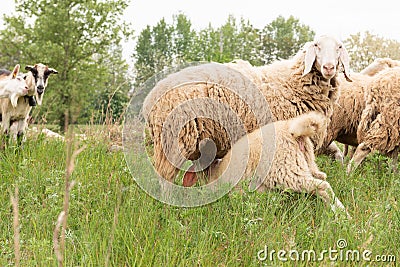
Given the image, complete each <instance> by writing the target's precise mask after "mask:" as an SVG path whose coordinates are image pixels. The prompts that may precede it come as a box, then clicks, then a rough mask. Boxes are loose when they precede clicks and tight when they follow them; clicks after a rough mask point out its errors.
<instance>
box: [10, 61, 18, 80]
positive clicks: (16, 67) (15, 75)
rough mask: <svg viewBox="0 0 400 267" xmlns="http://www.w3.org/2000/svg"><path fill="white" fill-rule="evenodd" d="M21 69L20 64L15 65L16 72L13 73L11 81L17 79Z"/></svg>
mask: <svg viewBox="0 0 400 267" xmlns="http://www.w3.org/2000/svg"><path fill="white" fill-rule="evenodd" d="M19 69H20V66H19V64H17V65H15V67H14V70H13V71H12V77H11V79H15V77H17V75H18V73H19Z"/></svg>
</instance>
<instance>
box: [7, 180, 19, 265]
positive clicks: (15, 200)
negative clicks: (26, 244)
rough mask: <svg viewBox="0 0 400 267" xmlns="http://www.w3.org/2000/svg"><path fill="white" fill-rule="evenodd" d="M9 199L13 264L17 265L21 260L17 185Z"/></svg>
mask: <svg viewBox="0 0 400 267" xmlns="http://www.w3.org/2000/svg"><path fill="white" fill-rule="evenodd" d="M10 200H11V204H12V207H13V217H14V221H13V228H14V255H15V266H16V267H18V266H19V263H20V260H21V249H20V243H19V241H20V238H19V219H18V218H19V211H18V187H15V194H14V196H13V195H12V194H11V193H10Z"/></svg>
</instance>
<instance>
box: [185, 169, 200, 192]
mask: <svg viewBox="0 0 400 267" xmlns="http://www.w3.org/2000/svg"><path fill="white" fill-rule="evenodd" d="M197 180H198V178H197V175H196V172H194V165H192V166H190V168H189V169H188V170H187V171H186V173H185V175H184V176H183V183H182V184H183V186H184V187H191V186H193V185H194V184H195V183H196V182H197Z"/></svg>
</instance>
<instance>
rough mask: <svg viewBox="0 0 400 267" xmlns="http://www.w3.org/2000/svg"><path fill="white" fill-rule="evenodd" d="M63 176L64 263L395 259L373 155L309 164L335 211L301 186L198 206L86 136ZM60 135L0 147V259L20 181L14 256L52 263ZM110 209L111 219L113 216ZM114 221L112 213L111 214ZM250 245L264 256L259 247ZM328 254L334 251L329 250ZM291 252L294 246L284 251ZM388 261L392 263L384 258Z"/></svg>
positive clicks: (7, 262) (389, 177)
mask: <svg viewBox="0 0 400 267" xmlns="http://www.w3.org/2000/svg"><path fill="white" fill-rule="evenodd" d="M87 143H88V147H87V148H86V149H85V150H84V151H83V152H82V153H81V154H80V155H79V156H78V158H77V160H76V167H75V171H74V173H73V175H72V177H71V179H73V180H75V181H76V185H75V186H74V188H73V189H72V191H71V198H70V209H69V216H68V228H67V232H66V251H65V260H64V265H65V266H104V265H105V264H106V261H107V258H108V263H109V266H276V265H283V266H294V265H296V266H321V265H323V266H326V265H331V264H332V263H333V264H334V265H335V266H348V265H350V266H360V265H361V266H367V265H371V266H375V265H377V266H380V265H381V264H378V263H370V262H366V261H362V260H361V261H360V262H356V261H340V260H336V261H330V259H329V257H328V256H327V255H326V256H325V258H324V260H323V261H322V262H320V261H309V262H308V261H297V262H294V261H290V260H289V261H287V262H283V261H280V260H278V258H277V254H276V253H275V256H274V261H272V262H271V261H270V260H269V259H267V260H264V261H261V260H259V259H258V258H257V254H258V253H259V252H260V250H263V249H264V248H265V247H266V246H267V249H268V252H271V250H276V251H278V250H285V251H288V252H289V251H290V250H296V251H298V252H299V253H300V254H301V252H302V251H304V250H311V249H312V250H314V251H315V252H316V253H317V256H318V253H320V252H322V251H323V250H328V249H329V248H331V249H337V248H338V247H337V244H336V243H337V241H338V240H339V239H345V240H346V241H347V247H346V248H345V250H344V251H346V250H359V251H361V252H362V251H364V250H366V249H368V250H370V251H372V256H371V258H374V257H375V255H378V254H382V255H395V256H396V257H397V261H399V260H400V249H399V245H400V207H399V203H398V202H399V196H400V176H399V175H398V174H396V175H394V174H391V173H390V172H389V171H388V169H389V168H388V166H387V164H388V163H387V160H386V159H385V158H383V157H379V156H377V155H375V156H373V157H369V159H368V160H367V161H366V162H365V163H364V164H363V165H362V166H361V168H360V169H358V170H357V171H356V172H355V173H354V174H351V175H346V173H345V170H344V168H343V167H342V166H340V164H338V163H336V162H333V161H331V160H330V159H328V158H325V157H319V158H318V165H319V166H320V167H321V169H322V170H323V171H325V172H326V173H327V174H328V181H329V182H330V183H331V185H332V187H333V189H334V191H335V192H336V194H337V195H338V197H339V198H340V200H341V201H342V202H343V204H344V205H345V206H346V208H348V211H349V213H350V215H351V216H352V219H351V220H347V219H345V218H341V217H335V216H334V214H332V212H331V211H330V210H329V209H327V208H326V207H325V206H324V204H323V202H322V201H321V200H320V199H318V198H316V197H314V196H310V195H307V194H297V193H291V192H279V191H273V192H269V193H264V194H259V193H239V192H232V193H230V194H228V195H226V196H224V197H223V198H221V199H220V200H218V201H217V202H214V203H212V204H208V205H205V206H202V207H199V208H177V207H172V206H168V205H165V204H162V203H160V202H158V201H157V200H154V199H153V198H152V197H150V196H148V195H147V194H146V193H145V192H143V191H142V190H141V189H140V188H139V187H138V186H137V185H136V183H135V182H134V180H133V179H132V177H131V174H130V173H129V170H128V168H127V166H126V164H125V160H124V157H123V153H122V152H118V153H109V152H107V147H106V145H105V144H101V143H96V142H94V141H87ZM64 176H65V144H64V143H62V142H58V141H45V140H43V139H40V138H39V139H37V140H36V139H35V140H29V141H28V142H27V143H26V144H25V146H24V149H23V150H22V151H14V150H13V149H12V148H9V149H7V150H6V151H2V152H1V153H0V177H1V182H0V201H1V203H2V205H0V266H13V265H14V249H13V226H12V222H13V216H12V206H11V203H10V193H13V192H14V189H15V187H16V186H18V188H19V216H20V225H21V226H20V233H21V240H20V243H21V253H22V257H21V266H57V261H56V257H55V254H54V252H53V241H52V240H53V231H54V227H55V222H56V220H57V216H58V214H59V213H60V211H61V210H62V202H63V196H64V186H65V185H64ZM114 214H117V218H116V219H117V220H114ZM115 222H116V223H115ZM259 255H260V256H261V257H262V256H264V254H263V252H261V254H260V253H259ZM334 255H336V254H334ZM292 256H293V257H294V256H295V254H293V255H292ZM286 257H288V255H286ZM394 265H395V264H394V263H392V266H394Z"/></svg>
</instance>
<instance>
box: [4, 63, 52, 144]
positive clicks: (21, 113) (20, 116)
mask: <svg viewBox="0 0 400 267" xmlns="http://www.w3.org/2000/svg"><path fill="white" fill-rule="evenodd" d="M25 70H29V72H28V73H27V75H26V78H25V82H26V84H27V86H28V89H29V90H28V96H35V98H36V101H37V103H38V104H39V105H41V104H42V99H43V93H44V90H45V88H46V86H47V82H48V77H49V75H50V74H53V73H54V74H57V73H58V72H57V71H56V70H55V69H53V68H49V67H48V66H46V65H43V64H41V63H39V64H35V65H34V66H29V65H28V66H26V67H25ZM0 107H1V116H2V131H3V134H6V135H8V134H9V130H10V126H11V124H12V123H13V122H17V123H18V125H17V139H18V142H19V143H20V142H21V141H22V138H23V135H24V132H25V130H26V126H27V119H28V116H29V113H30V111H31V109H32V101H31V100H27V99H26V98H24V97H19V98H18V100H17V106H16V107H15V108H12V107H11V106H10V101H8V100H7V99H3V100H0Z"/></svg>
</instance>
